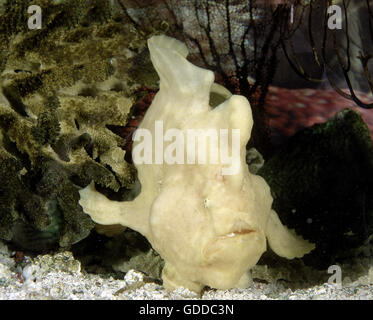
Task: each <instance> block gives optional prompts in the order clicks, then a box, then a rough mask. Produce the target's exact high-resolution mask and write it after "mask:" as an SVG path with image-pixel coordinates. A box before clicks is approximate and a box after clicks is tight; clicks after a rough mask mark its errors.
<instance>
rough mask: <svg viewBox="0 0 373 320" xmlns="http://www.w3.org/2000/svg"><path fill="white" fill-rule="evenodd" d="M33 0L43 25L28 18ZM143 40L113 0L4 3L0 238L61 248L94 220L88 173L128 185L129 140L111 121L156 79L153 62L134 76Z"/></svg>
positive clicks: (101, 183) (127, 111) (111, 186)
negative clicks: (85, 191) (85, 206)
mask: <svg viewBox="0 0 373 320" xmlns="http://www.w3.org/2000/svg"><path fill="white" fill-rule="evenodd" d="M31 4H32V5H38V6H40V8H41V10H42V28H41V29H35V30H29V29H28V27H27V19H28V18H29V16H30V14H28V13H27V8H28V7H29V5H31ZM145 45H146V42H145V38H143V36H142V35H141V33H139V32H138V30H136V29H135V28H134V26H133V24H131V23H130V22H129V21H127V20H126V16H125V14H123V13H122V12H121V10H120V7H118V6H117V4H116V3H115V1H114V2H113V1H99V0H92V1H85V0H66V1H56V0H36V1H27V0H26V1H23V0H22V1H18V0H17V1H13V0H12V1H10V0H8V1H2V2H1V8H0V84H1V92H0V181H1V182H0V238H2V239H4V240H8V241H10V240H12V241H13V242H15V243H16V244H18V245H19V246H20V247H21V248H24V249H35V250H41V249H48V248H50V247H52V246H53V245H60V246H64V247H67V246H69V245H71V244H73V243H76V242H77V241H79V240H81V239H83V238H85V237H86V236H87V235H88V234H89V232H90V230H91V229H92V228H93V226H94V223H93V222H92V221H91V219H90V218H89V217H88V216H87V215H85V214H84V213H83V211H82V209H81V208H80V206H79V205H78V200H79V194H78V189H80V188H81V187H83V186H85V185H87V184H88V183H89V182H90V181H91V180H92V179H93V180H94V181H95V182H96V183H97V186H98V187H101V188H103V189H104V190H106V192H110V191H112V192H117V191H121V193H120V194H122V195H123V194H125V192H126V190H128V189H130V188H131V187H132V186H133V184H134V182H135V179H136V173H135V169H134V167H133V166H132V165H131V164H129V163H127V162H126V161H125V160H124V156H125V150H124V146H125V143H126V140H125V139H124V138H123V137H120V136H118V135H116V134H114V133H113V132H112V131H111V130H109V127H110V126H125V125H126V123H127V122H128V120H129V119H130V117H131V112H132V111H131V107H132V105H133V103H134V102H135V95H134V92H135V90H137V89H138V88H139V87H141V86H144V84H146V85H147V86H149V85H153V86H155V85H156V81H157V77H156V76H154V75H155V72H154V71H152V70H151V69H150V70H149V72H148V74H149V76H144V77H140V78H138V77H137V78H136V79H135V78H134V77H132V76H131V75H136V64H135V63H134V62H135V60H136V59H138V58H136V57H137V56H138V55H139V53H141V52H143V50H144V48H145ZM135 58H136V59H135ZM142 59H144V61H146V59H148V60H149V58H147V57H143V58H142ZM144 66H146V63H144V64H143V65H142V66H141V68H142V69H143V68H144ZM142 72H143V73H146V72H145V71H144V70H142Z"/></svg>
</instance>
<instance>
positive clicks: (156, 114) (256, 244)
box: [79, 36, 313, 291]
mask: <svg viewBox="0 0 373 320" xmlns="http://www.w3.org/2000/svg"><path fill="white" fill-rule="evenodd" d="M148 46H149V50H150V55H151V60H152V62H153V65H154V67H155V69H156V70H157V73H158V74H159V76H160V90H159V92H158V93H157V94H156V96H155V98H154V100H153V102H152V104H151V106H150V107H149V109H148V111H147V112H146V114H145V117H144V118H143V120H142V122H141V123H140V126H139V129H147V130H149V131H150V133H151V136H152V137H154V134H155V130H156V129H155V121H163V126H164V130H167V129H170V128H172V129H179V130H182V132H184V133H186V132H187V130H188V129H211V130H217V131H219V130H220V129H222V128H228V129H229V130H231V129H239V131H240V136H239V142H238V143H239V147H240V149H239V154H238V157H237V158H234V157H233V158H232V159H230V161H229V162H228V166H229V165H230V166H232V167H234V168H235V169H237V170H235V169H233V170H232V171H231V172H230V173H228V170H227V168H226V167H225V165H227V163H225V162H223V160H222V159H221V158H220V159H219V161H218V163H216V164H213V163H209V164H185V163H184V164H181V163H179V164H168V163H161V164H157V163H154V162H152V163H151V164H144V163H142V164H141V163H139V162H138V161H137V160H136V157H135V156H134V149H133V158H134V162H135V165H136V168H137V170H138V176H139V180H140V183H141V193H140V195H139V196H137V197H136V198H135V199H134V200H133V201H124V202H123V201H122V202H121V201H112V200H109V199H108V198H107V197H105V196H104V195H102V194H101V193H99V192H97V191H96V190H95V187H94V184H93V183H91V184H90V185H89V186H88V187H86V188H85V189H83V190H81V191H79V192H80V198H81V199H80V201H79V203H80V205H81V206H82V207H83V209H84V211H85V212H86V213H88V214H89V215H90V216H91V217H92V219H93V220H94V221H96V222H97V223H100V224H108V225H111V224H116V223H120V224H122V225H124V226H128V227H130V228H132V229H134V230H136V231H138V232H140V233H142V234H143V235H144V236H145V237H146V238H147V239H148V240H149V242H150V243H151V244H152V246H153V248H154V249H155V250H156V251H157V252H158V253H159V254H160V255H161V257H162V258H163V259H164V260H165V267H164V269H163V271H162V278H163V282H164V285H165V286H166V287H167V288H175V287H178V286H184V287H186V288H189V289H192V290H195V291H200V290H201V289H202V287H203V286H204V285H209V286H210V287H213V288H221V289H227V288H231V287H234V286H245V285H247V280H248V274H247V273H246V271H247V270H248V269H249V268H250V267H252V266H254V265H255V264H256V263H257V261H258V259H259V258H260V256H261V254H262V253H263V252H264V251H265V250H266V239H267V240H268V242H269V245H270V246H271V248H272V249H273V250H274V251H275V252H276V253H277V254H279V255H280V256H283V257H286V258H289V259H292V258H294V257H301V256H303V255H304V254H305V253H307V252H309V251H310V250H312V248H313V245H312V244H310V243H309V242H307V241H305V240H303V239H302V238H301V237H298V236H296V235H295V234H294V233H293V232H291V231H289V230H288V229H287V228H286V227H284V226H283V225H282V224H281V222H280V220H279V218H278V216H277V214H276V213H275V212H274V211H272V210H271V204H272V197H271V195H270V190H269V187H268V185H267V184H266V182H265V181H264V179H262V178H261V177H259V176H257V175H253V174H250V173H249V170H248V167H247V165H246V162H245V158H246V149H245V146H246V143H247V141H248V139H249V138H250V132H251V128H252V125H253V120H252V115H251V109H250V104H249V102H248V101H247V99H246V98H244V97H243V96H237V95H233V96H230V95H229V94H227V90H222V88H221V87H220V86H215V85H214V86H213V82H214V75H213V73H212V72H211V71H209V70H205V69H201V68H199V67H196V66H194V65H193V64H191V63H190V62H188V61H187V60H186V56H187V54H188V50H187V48H186V46H185V45H184V44H183V43H182V42H179V41H178V40H176V39H173V38H169V37H166V36H154V37H152V38H150V39H149V40H148ZM211 90H212V91H213V92H214V93H215V94H219V92H220V95H221V94H222V93H223V95H225V94H226V98H228V99H227V100H225V101H224V102H223V103H221V104H220V105H218V106H216V107H215V108H212V107H211V106H210V105H209V98H210V93H211ZM229 96H230V97H229ZM139 129H138V130H139ZM138 132H139V131H138ZM138 140H139V139H137V138H136V136H135V144H134V148H137V147H139V146H140V145H141V143H144V142H141V143H140V142H139V141H138ZM177 142H179V141H177ZM173 144H175V142H173ZM232 144H233V142H229V147H230V148H232ZM170 145H171V144H169V143H167V142H166V141H165V144H164V148H165V150H166V149H167V148H168V146H170ZM157 147H158V146H155V147H153V148H152V151H151V154H150V155H151V156H152V157H153V158H152V161H154V155H155V153H156V148H157ZM182 148H183V150H184V151H185V146H184V145H182ZM204 148H205V149H204V150H202V151H199V152H203V151H205V152H206V151H207V149H206V146H205V147H204ZM144 152H146V150H145V151H144ZM220 152H221V150H220ZM232 153H233V151H232ZM199 156H201V154H199ZM210 157H211V156H210ZM183 160H185V158H183ZM236 160H238V163H236ZM210 161H211V159H210ZM234 165H237V166H234ZM225 170H226V171H225Z"/></svg>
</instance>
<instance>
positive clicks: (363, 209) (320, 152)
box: [258, 109, 373, 268]
mask: <svg viewBox="0 0 373 320" xmlns="http://www.w3.org/2000/svg"><path fill="white" fill-rule="evenodd" d="M258 174H259V175H261V176H262V177H263V178H264V179H265V180H266V181H267V182H268V184H269V186H270V187H271V190H272V195H273V198H274V201H273V208H274V210H275V211H276V212H277V213H278V214H279V216H280V218H281V220H282V222H283V223H284V224H285V225H287V226H288V227H289V228H290V229H295V231H296V232H297V233H298V234H300V235H302V236H303V237H304V238H305V239H308V240H310V241H312V242H314V243H315V244H316V249H315V250H313V251H312V252H311V253H310V254H308V255H306V256H305V257H304V261H305V262H306V263H307V264H310V265H313V266H316V267H320V268H325V267H328V266H329V265H330V264H333V263H335V262H336V261H340V260H341V259H343V258H346V257H350V256H352V255H354V254H357V253H358V250H356V249H358V248H359V247H361V246H363V245H364V244H365V243H366V242H367V241H368V238H369V236H370V235H371V234H372V231H373V150H372V141H371V138H370V133H369V130H368V128H367V126H366V125H365V123H364V122H363V121H362V119H361V117H360V115H358V114H357V113H355V112H354V111H352V110H350V109H345V110H343V111H341V112H339V113H337V114H336V116H335V117H334V118H332V119H331V120H329V121H328V122H326V123H323V124H316V125H314V126H312V127H310V128H307V129H305V130H303V131H300V132H298V133H297V134H296V135H294V136H293V137H292V138H290V140H289V141H288V143H287V144H286V145H284V146H283V147H282V148H281V149H280V150H279V151H278V152H277V153H276V154H275V155H274V156H273V157H272V158H270V159H269V160H268V161H267V162H266V163H265V164H264V166H263V167H262V168H261V169H260V170H259V172H258Z"/></svg>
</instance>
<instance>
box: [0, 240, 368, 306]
mask: <svg viewBox="0 0 373 320" xmlns="http://www.w3.org/2000/svg"><path fill="white" fill-rule="evenodd" d="M25 260H26V264H25V265H24V266H23V268H21V267H19V266H18V267H17V266H16V263H15V261H14V259H13V258H12V252H10V251H9V250H8V248H7V247H6V246H5V245H4V244H3V243H2V242H0V299H1V300H15V299H17V300H25V299H27V300H30V299H31V300H56V299H57V300H62V299H63V300H107V299H108V300H132V299H139V300H142V299H146V300H148V299H149V300H152V299H172V300H175V299H177V300H179V299H205V300H210V299H219V300H225V299H232V300H235V299H241V300H242V299H244V300H257V299H265V300H267V299H275V300H305V299H307V300H310V299H318V300H324V299H327V300H340V299H352V300H372V299H373V267H370V268H368V269H367V270H366V273H365V274H364V275H363V276H361V277H359V278H358V279H357V280H355V281H350V280H349V279H346V281H344V283H343V285H342V288H338V287H337V286H336V285H334V284H328V283H324V284H322V285H317V286H311V287H307V288H306V289H296V290H291V289H290V288H289V287H288V286H286V285H285V284H284V283H282V282H278V281H277V282H273V283H261V282H255V281H254V283H253V285H252V286H251V287H250V288H247V289H232V290H225V291H223V290H208V291H205V292H204V293H203V295H202V296H201V297H200V296H198V295H197V294H195V293H193V292H190V291H189V290H187V289H183V288H180V289H178V290H175V291H173V292H170V291H167V290H165V289H163V288H162V286H160V285H158V284H156V283H152V282H148V281H147V278H146V276H144V275H143V274H142V273H140V272H136V271H134V270H131V271H129V272H127V274H126V275H125V276H124V277H123V280H115V279H113V277H103V276H99V275H95V274H88V273H86V272H84V271H82V270H81V265H80V262H79V261H77V260H75V259H74V257H73V256H72V254H71V253H70V252H68V251H66V252H62V253H57V254H54V255H53V256H51V255H40V256H37V257H36V258H33V259H31V258H30V257H25Z"/></svg>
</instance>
